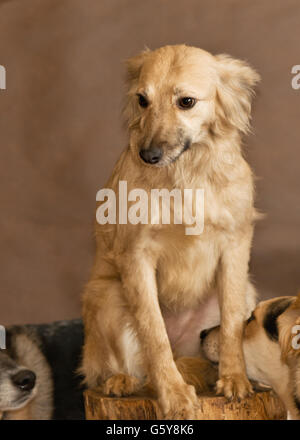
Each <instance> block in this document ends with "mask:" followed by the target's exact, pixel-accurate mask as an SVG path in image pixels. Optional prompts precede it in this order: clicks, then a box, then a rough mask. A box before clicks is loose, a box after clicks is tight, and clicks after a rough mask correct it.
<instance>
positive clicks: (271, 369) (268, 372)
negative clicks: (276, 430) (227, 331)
mask: <svg viewBox="0 0 300 440" xmlns="http://www.w3.org/2000/svg"><path fill="white" fill-rule="evenodd" d="M219 337H220V327H215V328H213V329H210V330H204V331H203V332H202V333H201V345H202V349H203V352H204V354H205V356H206V357H207V358H208V359H209V360H211V361H213V362H218V360H219V348H220V339H219ZM243 350H244V357H245V362H246V369H247V374H248V377H249V378H250V379H252V380H255V381H257V382H261V383H263V384H265V385H268V386H270V387H272V388H273V389H274V391H275V392H276V393H277V394H278V396H279V397H280V398H281V400H282V401H283V403H284V404H285V406H286V409H287V412H288V418H289V419H293V420H300V294H299V295H298V297H280V298H273V299H270V300H268V301H262V302H260V303H259V304H258V306H257V307H256V309H255V310H254V312H253V313H252V315H251V317H250V318H249V320H248V321H247V322H246V325H245V330H244V338H243Z"/></svg>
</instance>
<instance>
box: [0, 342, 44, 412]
mask: <svg viewBox="0 0 300 440" xmlns="http://www.w3.org/2000/svg"><path fill="white" fill-rule="evenodd" d="M35 383H36V377H35V373H34V372H33V371H31V370H28V369H27V368H25V367H22V366H19V365H18V364H17V363H16V362H15V361H14V360H13V359H12V358H11V357H10V356H9V355H8V354H7V353H6V350H0V418H1V416H2V413H3V412H6V411H14V410H17V409H20V408H23V407H24V406H25V405H26V404H27V403H28V402H29V401H30V400H31V399H32V398H33V397H34V396H35V394H36V387H35Z"/></svg>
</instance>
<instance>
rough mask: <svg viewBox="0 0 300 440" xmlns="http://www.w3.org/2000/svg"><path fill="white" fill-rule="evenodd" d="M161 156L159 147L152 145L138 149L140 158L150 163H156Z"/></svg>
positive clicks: (161, 151)
mask: <svg viewBox="0 0 300 440" xmlns="http://www.w3.org/2000/svg"><path fill="white" fill-rule="evenodd" d="M162 156H163V150H162V148H160V147H152V148H148V149H145V150H141V151H140V157H141V159H142V160H143V161H144V162H146V163H149V164H151V165H153V164H156V163H158V162H159V161H160V159H161V158H162Z"/></svg>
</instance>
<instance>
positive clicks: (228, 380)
mask: <svg viewBox="0 0 300 440" xmlns="http://www.w3.org/2000/svg"><path fill="white" fill-rule="evenodd" d="M216 391H217V394H223V395H224V396H225V397H226V398H227V399H229V400H232V399H244V398H245V397H248V396H249V395H251V394H252V393H253V388H252V385H251V383H250V382H249V380H248V379H247V377H246V376H244V375H242V374H235V375H228V376H222V377H221V378H220V379H219V380H218V382H217V389H216Z"/></svg>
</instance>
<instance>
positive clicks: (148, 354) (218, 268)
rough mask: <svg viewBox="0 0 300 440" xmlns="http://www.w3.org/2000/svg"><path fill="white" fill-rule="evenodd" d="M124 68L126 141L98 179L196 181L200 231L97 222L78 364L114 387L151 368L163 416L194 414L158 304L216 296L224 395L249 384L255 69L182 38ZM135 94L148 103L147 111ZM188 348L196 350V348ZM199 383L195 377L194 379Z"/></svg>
mask: <svg viewBox="0 0 300 440" xmlns="http://www.w3.org/2000/svg"><path fill="white" fill-rule="evenodd" d="M127 70H128V77H127V81H128V82H127V84H128V93H127V101H126V106H125V117H126V120H127V125H128V128H129V145H128V147H127V148H126V149H125V150H124V152H123V153H122V155H121V157H120V159H119V161H118V162H117V164H116V166H115V168H114V170H113V173H112V176H111V178H110V179H109V181H108V183H107V185H106V188H111V189H113V190H114V191H115V193H116V194H117V196H118V184H119V181H120V180H125V181H127V185H128V191H130V190H132V189H135V188H141V189H143V190H145V191H147V193H148V194H149V193H150V190H151V189H153V188H158V189H160V188H166V189H168V190H170V191H171V190H172V189H173V188H178V189H181V190H184V188H191V189H197V188H203V189H204V192H205V214H204V216H205V219H204V221H205V223H204V232H203V233H202V234H201V235H198V236H187V235H185V233H184V231H185V226H186V225H177V224H173V223H172V224H170V225H164V224H162V223H161V218H160V217H159V216H160V213H156V214H157V217H158V218H159V219H160V222H159V224H158V225H153V224H151V223H150V221H149V222H148V224H147V225H145V224H138V225H132V224H130V223H128V224H125V225H123V224H116V225H110V224H106V225H99V224H96V240H97V253H96V259H95V263H94V266H93V269H92V274H91V279H90V281H89V283H88V284H87V286H86V289H85V292H84V295H83V318H84V325H85V344H84V352H83V363H82V368H81V371H82V372H83V374H84V376H85V380H86V383H87V385H88V386H89V387H96V386H101V387H102V389H103V391H104V392H105V393H111V394H118V395H125V394H131V393H133V392H136V391H137V390H138V388H139V387H140V386H141V384H142V383H143V381H144V380H145V377H146V376H147V377H148V379H149V380H150V381H151V383H152V385H153V387H154V389H155V390H156V392H157V395H158V398H159V402H160V405H161V408H162V410H163V412H164V414H165V417H167V418H178V417H180V418H193V417H194V416H195V411H196V409H197V399H196V394H195V390H194V388H193V387H192V386H190V385H187V383H186V382H185V381H184V380H183V378H182V376H181V375H180V374H179V372H178V369H177V367H176V365H175V362H174V359H173V354H172V348H173V346H172V333H173V331H174V328H173V329H172V328H169V327H168V325H167V324H166V320H164V317H163V314H162V310H167V314H168V316H170V315H172V314H173V315H174V316H178V315H180V314H182V313H185V312H188V313H189V314H190V315H191V313H193V312H194V311H197V312H198V311H199V310H201V307H202V305H203V303H204V302H205V301H207V300H209V299H210V298H212V296H215V297H218V300H219V303H220V311H221V338H222V352H221V362H220V371H219V382H218V390H219V392H220V393H221V392H224V393H225V395H226V396H227V397H232V396H238V397H244V396H246V395H247V394H248V393H250V392H251V385H250V383H249V381H248V379H247V377H246V374H245V366H244V360H243V354H242V343H241V340H242V328H243V321H244V319H245V318H246V317H247V315H249V312H250V311H251V310H252V309H253V307H254V304H255V291H254V288H253V286H252V285H251V284H250V282H249V280H248V260H249V253H250V246H251V240H252V233H253V222H254V220H255V218H256V212H255V209H254V207H253V179H252V172H251V170H250V168H249V166H248V164H247V163H246V161H245V160H244V158H243V156H242V153H241V133H246V132H247V131H248V129H249V120H250V110H251V97H252V94H253V88H254V86H255V84H256V83H257V81H258V79H259V77H258V75H257V73H256V72H255V71H254V70H253V69H252V68H251V67H250V66H249V65H248V64H247V63H245V62H243V61H238V60H234V59H232V58H231V57H229V56H227V55H218V56H213V55H211V54H209V53H208V52H205V51H204V50H201V49H198V48H194V47H188V46H184V45H180V46H166V47H162V48H160V49H157V50H155V51H145V52H143V53H142V54H140V55H138V56H136V57H134V58H132V59H130V60H128V62H127ZM137 95H142V96H143V98H144V99H146V100H147V103H148V106H147V108H142V107H141V106H140V105H139V97H138V96H137ZM182 97H192V98H193V99H195V105H194V107H193V108H190V109H189V110H183V109H181V108H179V105H178V100H179V99H180V98H182ZM155 148H158V149H159V150H160V152H161V154H162V157H161V159H160V160H159V161H158V162H157V163H155V164H149V163H145V162H144V161H143V160H142V159H141V157H140V153H141V151H142V150H145V151H149V150H153V149H155ZM171 219H172V215H171ZM190 315H189V316H190ZM190 317H191V316H190ZM176 319H177V318H176ZM183 321H184V320H183ZM178 322H181V321H180V319H179V318H178ZM173 327H176V322H175V323H174V322H173ZM202 328H203V327H202ZM198 330H199V328H197V329H196V328H195V327H194V328H193V334H190V335H189V338H188V339H189V340H198V337H199V336H198V335H199V332H198ZM195 338H196V339H195ZM170 342H171V344H170ZM198 345H199V344H198V343H197V346H198ZM176 348H177V350H176V357H180V356H182V355H186V353H185V352H184V351H185V349H184V346H183V344H182V345H181V346H179V347H176ZM189 354H193V355H198V354H197V353H195V352H193V350H192V349H190V352H189ZM205 370H206V369H204V373H203V374H204V376H205ZM120 374H122V375H123V376H122V380H120ZM193 374H194V373H193ZM198 374H199V375H200V376H201V374H202V373H201V369H200V370H199V372H198ZM124 375H126V376H127V379H126V380H124ZM187 382H189V381H188V380H187ZM203 382H205V377H203V376H202V377H200V378H199V379H198V380H197V383H203ZM116 384H118V385H117V386H116Z"/></svg>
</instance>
